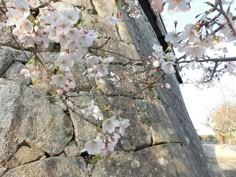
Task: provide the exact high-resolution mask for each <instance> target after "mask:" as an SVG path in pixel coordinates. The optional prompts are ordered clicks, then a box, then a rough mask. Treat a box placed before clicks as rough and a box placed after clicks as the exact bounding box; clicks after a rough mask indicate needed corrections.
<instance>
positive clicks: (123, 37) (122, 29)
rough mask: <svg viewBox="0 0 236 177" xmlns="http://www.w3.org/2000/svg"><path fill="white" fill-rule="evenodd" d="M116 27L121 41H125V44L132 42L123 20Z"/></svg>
mask: <svg viewBox="0 0 236 177" xmlns="http://www.w3.org/2000/svg"><path fill="white" fill-rule="evenodd" d="M117 29H118V31H119V35H120V38H121V40H122V41H123V42H125V43H127V44H130V43H131V44H132V42H133V41H132V39H131V37H130V35H129V32H128V31H127V29H126V26H125V23H124V22H120V23H118V24H117Z"/></svg>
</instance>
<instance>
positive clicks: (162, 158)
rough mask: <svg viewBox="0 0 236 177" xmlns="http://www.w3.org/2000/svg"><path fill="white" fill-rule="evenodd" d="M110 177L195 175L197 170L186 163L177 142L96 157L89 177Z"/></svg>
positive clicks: (188, 176) (191, 176)
mask: <svg viewBox="0 0 236 177" xmlns="http://www.w3.org/2000/svg"><path fill="white" fill-rule="evenodd" d="M111 176H112V177H121V176H122V177H123V176H134V177H163V176H164V177H176V176H181V177H193V176H198V171H197V169H196V170H195V169H193V167H192V166H191V165H190V164H189V162H188V159H187V158H186V156H185V155H184V150H183V149H182V147H181V146H180V145H179V144H166V145H159V146H153V147H148V148H145V149H141V150H139V151H136V152H128V153H122V152H121V153H117V154H113V155H111V156H110V157H108V158H105V159H102V160H99V161H98V162H97V164H96V165H95V168H94V170H93V174H92V177H111ZM200 176H201V175H199V177H200ZM201 177H203V176H201Z"/></svg>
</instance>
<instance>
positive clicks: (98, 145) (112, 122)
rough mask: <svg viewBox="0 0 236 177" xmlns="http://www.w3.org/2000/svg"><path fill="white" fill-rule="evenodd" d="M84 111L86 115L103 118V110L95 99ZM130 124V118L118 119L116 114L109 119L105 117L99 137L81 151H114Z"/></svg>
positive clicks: (101, 152)
mask: <svg viewBox="0 0 236 177" xmlns="http://www.w3.org/2000/svg"><path fill="white" fill-rule="evenodd" d="M82 113H83V114H85V115H86V116H88V115H92V116H93V117H94V118H95V119H97V120H101V121H102V120H103V115H102V112H101V110H100V109H99V107H98V106H96V105H94V100H92V101H91V102H90V103H89V104H88V108H87V109H85V110H82ZM129 125H130V123H129V120H128V119H120V120H118V119H116V116H115V115H113V116H112V117H111V118H109V119H105V120H104V121H103V122H102V126H101V127H102V128H101V130H99V133H98V135H97V137H96V138H95V139H93V140H90V141H88V142H87V143H86V144H85V147H84V149H82V150H81V152H85V151H87V153H88V154H90V155H95V154H102V155H108V154H109V153H112V152H113V151H114V149H115V147H116V145H117V143H118V141H119V139H120V138H121V136H124V134H125V129H126V128H127V127H129Z"/></svg>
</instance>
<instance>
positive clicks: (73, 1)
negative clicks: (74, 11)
mask: <svg viewBox="0 0 236 177" xmlns="http://www.w3.org/2000/svg"><path fill="white" fill-rule="evenodd" d="M61 2H63V3H66V4H69V5H72V6H78V7H83V8H86V9H93V6H92V4H91V1H90V0H70V1H67V0H62V1H61Z"/></svg>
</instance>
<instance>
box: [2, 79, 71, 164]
mask: <svg viewBox="0 0 236 177" xmlns="http://www.w3.org/2000/svg"><path fill="white" fill-rule="evenodd" d="M0 112H1V114H0V130H1V131H0V142H1V145H0V161H3V160H9V158H10V157H11V156H12V155H14V154H15V152H16V151H17V146H18V145H19V144H20V143H22V142H24V141H25V142H26V143H28V144H29V145H30V146H31V147H35V148H38V149H40V150H42V151H44V152H47V153H48V154H50V155H57V154H60V153H61V152H62V151H63V150H64V149H65V147H66V145H67V144H68V143H69V142H70V140H71V139H72V135H73V127H72V123H71V121H70V119H69V117H68V116H67V115H66V114H65V113H64V112H63V110H62V109H61V108H59V107H58V106H56V105H55V104H52V103H50V101H49V100H48V99H47V98H46V97H45V96H44V95H40V94H39V93H38V92H37V91H36V90H34V89H32V88H29V87H27V86H24V85H22V84H19V83H16V82H12V81H8V80H5V79H0Z"/></svg>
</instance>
